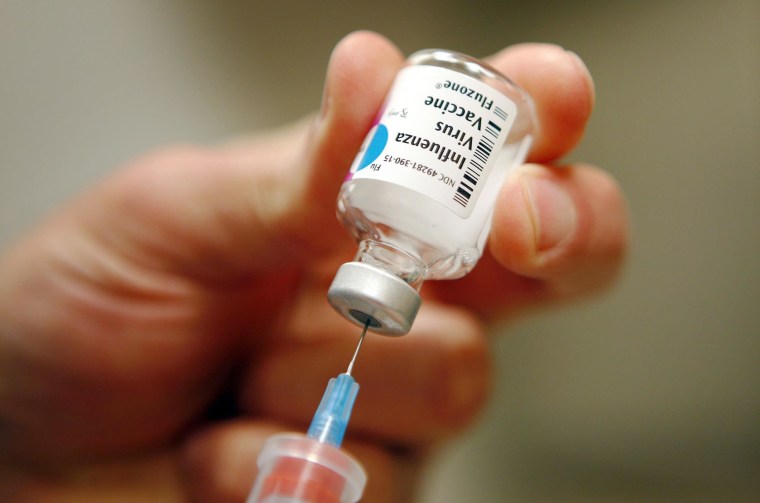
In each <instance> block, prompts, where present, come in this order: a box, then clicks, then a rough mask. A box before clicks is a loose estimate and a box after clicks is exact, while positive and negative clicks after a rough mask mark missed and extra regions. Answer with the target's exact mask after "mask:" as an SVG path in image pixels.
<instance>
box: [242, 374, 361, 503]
mask: <svg viewBox="0 0 760 503" xmlns="http://www.w3.org/2000/svg"><path fill="white" fill-rule="evenodd" d="M358 391H359V385H358V384H357V383H356V381H354V379H353V378H352V377H351V376H350V375H348V374H340V375H339V376H338V377H337V378H333V379H330V382H329V383H328V385H327V389H326V390H325V393H324V395H323V396H322V401H321V402H320V404H319V407H318V408H317V412H316V413H315V414H314V419H313V420H312V423H311V426H310V427H309V432H308V434H307V435H306V436H304V435H301V434H292V433H291V434H280V435H274V436H272V437H270V438H268V439H267V441H266V443H265V444H264V446H263V448H262V450H261V453H260V454H259V458H258V466H259V475H258V477H257V478H256V484H255V485H254V488H253V492H252V493H251V495H250V497H249V498H248V502H247V503H355V502H356V501H359V498H361V495H362V493H363V492H364V486H365V484H366V483H367V475H366V473H365V472H364V469H363V468H362V466H361V464H359V462H358V461H356V460H355V459H354V458H353V457H351V456H350V455H348V454H347V453H345V452H343V451H342V450H341V449H340V448H339V447H340V444H341V443H342V441H343V435H344V434H345V432H346V427H347V425H348V420H349V418H350V416H351V409H352V408H353V405H354V401H355V400H356V395H357V393H358Z"/></svg>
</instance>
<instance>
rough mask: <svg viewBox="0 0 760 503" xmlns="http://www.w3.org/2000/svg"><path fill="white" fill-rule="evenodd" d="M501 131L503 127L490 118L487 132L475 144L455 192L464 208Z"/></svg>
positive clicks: (457, 199)
mask: <svg viewBox="0 0 760 503" xmlns="http://www.w3.org/2000/svg"><path fill="white" fill-rule="evenodd" d="M500 132H501V127H499V125H498V124H496V123H495V122H493V121H490V120H489V121H488V125H487V126H486V128H485V133H484V134H483V136H481V137H480V140H479V141H478V144H477V145H476V146H475V151H474V152H473V153H472V157H470V162H468V163H467V169H466V170H465V171H464V175H463V176H462V181H460V182H459V186H458V187H457V191H456V193H454V201H456V202H457V203H459V204H460V205H461V206H462V207H463V208H466V207H467V203H469V201H470V198H471V197H472V193H473V192H474V191H475V187H476V186H477V185H478V181H479V180H480V176H481V175H482V174H483V170H484V169H485V167H486V164H487V163H488V158H489V157H491V152H493V148H494V146H495V145H496V143H495V142H494V140H497V139H498V138H499V133H500ZM491 138H493V139H491Z"/></svg>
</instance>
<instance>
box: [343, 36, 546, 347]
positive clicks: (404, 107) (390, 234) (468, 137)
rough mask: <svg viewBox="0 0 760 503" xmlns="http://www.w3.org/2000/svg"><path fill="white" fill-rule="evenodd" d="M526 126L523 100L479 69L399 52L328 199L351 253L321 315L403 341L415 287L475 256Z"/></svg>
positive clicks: (461, 59)
mask: <svg viewBox="0 0 760 503" xmlns="http://www.w3.org/2000/svg"><path fill="white" fill-rule="evenodd" d="M534 122H535V119H534V110H533V102H532V100H531V99H530V97H529V96H528V95H527V93H525V91H523V90H522V89H520V88H519V87H517V86H516V85H515V84H514V83H513V82H511V81H510V80H509V79H508V78H507V77H505V76H503V75H501V74H500V73H499V72H498V71H497V70H495V69H493V68H491V67H490V66H488V65H487V64H485V63H483V62H481V61H479V60H477V59H474V58H471V57H469V56H466V55H463V54H459V53H456V52H452V51H446V50H440V49H428V50H424V51H420V52H417V53H414V54H413V55H411V56H410V57H409V59H408V60H407V62H406V65H405V66H404V68H402V70H401V71H400V72H399V74H398V75H397V77H396V79H395V81H394V84H393V86H392V88H391V90H390V92H389V94H388V97H387V98H386V102H385V104H384V106H383V108H382V110H381V111H380V113H379V114H378V116H377V119H376V123H375V124H374V126H373V128H372V130H371V131H370V132H369V134H368V135H367V138H366V140H365V142H364V144H363V145H362V147H361V149H360V151H359V153H358V155H357V156H356V160H355V161H354V163H353V165H352V166H351V170H350V172H349V174H348V176H347V177H346V181H345V182H344V184H343V186H342V188H341V190H340V194H339V196H338V203H337V206H338V215H339V217H340V219H341V222H342V223H343V226H344V227H345V228H346V229H347V230H348V231H349V232H351V234H352V235H353V236H354V238H355V239H356V240H357V241H358V243H359V250H358V252H357V254H356V256H355V257H354V261H353V262H349V263H346V264H343V265H342V266H341V267H340V269H339V270H338V272H337V274H336V276H335V280H334V281H333V284H332V286H331V287H330V290H329V292H328V299H329V301H330V303H331V304H332V305H333V307H335V309H337V310H338V311H339V312H340V313H341V314H343V315H344V316H345V317H346V318H348V319H349V320H351V321H353V322H354V323H356V324H358V325H361V326H364V325H365V324H367V325H368V326H369V329H370V330H372V331H374V332H377V333H382V334H386V335H403V334H405V333H407V332H408V331H409V329H410V328H411V326H412V323H413V321H414V317H415V316H416V313H417V310H418V309H419V306H420V302H421V301H420V297H419V289H420V287H421V286H422V282H423V281H424V280H426V279H453V278H458V277H461V276H464V275H465V274H467V273H468V272H469V271H470V270H472V268H473V267H474V266H475V264H476V263H477V261H478V259H479V258H480V256H481V255H482V253H483V248H484V246H485V242H486V239H487V237H488V232H489V230H490V221H491V214H492V212H493V206H494V203H495V200H496V196H497V193H498V191H499V189H500V187H501V185H502V182H503V181H504V179H505V177H506V175H507V173H508V172H509V170H510V168H512V167H514V166H517V165H519V164H521V163H522V162H523V161H524V160H525V156H526V154H527V151H528V149H529V147H530V143H531V138H532V131H533V127H534Z"/></svg>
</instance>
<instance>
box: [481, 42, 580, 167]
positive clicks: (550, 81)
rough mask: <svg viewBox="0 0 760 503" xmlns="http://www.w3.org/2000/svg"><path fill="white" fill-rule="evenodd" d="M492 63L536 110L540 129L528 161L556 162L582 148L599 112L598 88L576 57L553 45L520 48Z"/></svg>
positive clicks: (495, 57)
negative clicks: (590, 122) (588, 126)
mask: <svg viewBox="0 0 760 503" xmlns="http://www.w3.org/2000/svg"><path fill="white" fill-rule="evenodd" d="M487 61H488V62H489V64H491V65H492V66H493V67H494V68H496V69H497V70H499V71H500V72H502V73H503V74H504V75H506V76H507V77H509V78H510V79H511V80H513V81H514V82H515V83H516V84H517V85H519V86H520V87H522V88H523V89H524V90H525V91H526V92H527V93H528V94H530V95H531V97H532V98H533V101H534V103H535V105H536V116H537V119H538V124H537V125H536V130H535V136H534V139H533V146H532V148H531V151H530V154H529V155H528V161H530V162H548V161H553V160H555V159H558V158H559V157H561V156H563V155H564V154H566V153H567V152H569V151H570V150H571V149H572V148H573V147H575V146H576V145H577V144H578V142H579V141H580V139H581V137H582V136H583V131H584V129H585V127H586V123H587V122H588V119H589V117H590V116H591V111H592V109H593V107H594V83H593V80H592V79H591V75H590V73H589V71H588V69H587V68H586V65H584V64H583V62H582V61H581V59H580V58H579V57H578V56H577V55H576V54H575V53H573V52H570V51H566V50H564V49H563V48H561V47H559V46H557V45H552V44H536V43H532V44H519V45H514V46H511V47H508V48H506V49H504V50H502V51H500V52H498V53H497V54H495V55H493V56H491V57H490V58H487Z"/></svg>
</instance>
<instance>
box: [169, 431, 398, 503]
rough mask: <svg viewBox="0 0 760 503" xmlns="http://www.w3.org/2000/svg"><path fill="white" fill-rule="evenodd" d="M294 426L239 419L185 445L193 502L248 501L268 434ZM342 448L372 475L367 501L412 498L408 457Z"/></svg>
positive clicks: (373, 448) (365, 446) (371, 448)
mask: <svg viewBox="0 0 760 503" xmlns="http://www.w3.org/2000/svg"><path fill="white" fill-rule="evenodd" d="M293 429H294V428H293V427H292V425H288V424H283V423H276V422H271V421H267V422H265V421H254V420H242V419H241V420H236V421H231V422H228V423H221V424H218V425H215V426H212V427H210V428H208V429H207V430H205V431H204V432H202V433H200V434H198V435H196V436H194V437H193V439H192V440H191V441H189V442H188V443H187V445H186V446H185V447H184V448H183V452H182V474H183V479H184V480H185V481H186V484H187V488H188V495H189V497H190V501H197V502H203V503H239V502H241V501H245V499H246V497H247V496H248V494H249V493H250V491H251V489H252V486H253V484H254V481H255V480H256V476H257V472H258V470H257V466H256V459H257V457H258V455H259V451H260V450H261V447H262V445H263V443H264V442H265V441H266V439H267V438H268V437H270V436H271V435H274V434H275V433H280V432H283V431H293ZM343 449H344V450H345V451H346V452H347V453H349V454H351V455H353V456H355V457H356V459H357V460H358V461H359V462H360V463H361V464H362V465H363V466H364V469H365V471H366V472H367V474H368V475H369V477H368V481H367V486H366V488H365V490H364V496H363V498H362V501H363V502H366V503H393V502H398V501H409V497H410V494H409V493H410V489H411V485H410V484H409V482H408V479H409V476H408V474H407V472H408V471H409V470H408V461H407V460H406V459H404V458H403V457H402V456H401V455H400V454H398V453H393V452H390V451H388V450H386V449H383V448H381V447H379V446H377V445H373V444H370V443H366V442H359V441H347V442H346V443H345V444H344V446H343Z"/></svg>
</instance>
